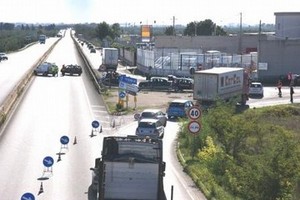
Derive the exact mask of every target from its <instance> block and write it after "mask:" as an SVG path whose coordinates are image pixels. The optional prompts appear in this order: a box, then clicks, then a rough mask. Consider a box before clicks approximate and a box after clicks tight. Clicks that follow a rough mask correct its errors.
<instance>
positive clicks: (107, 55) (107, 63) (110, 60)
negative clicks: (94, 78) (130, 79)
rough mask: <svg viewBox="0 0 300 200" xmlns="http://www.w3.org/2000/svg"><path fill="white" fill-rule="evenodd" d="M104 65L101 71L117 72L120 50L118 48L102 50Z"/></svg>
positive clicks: (101, 66) (100, 68)
mask: <svg viewBox="0 0 300 200" xmlns="http://www.w3.org/2000/svg"><path fill="white" fill-rule="evenodd" d="M101 56H102V64H101V65H100V67H99V71H112V72H114V71H117V67H118V59H119V50H118V49H116V48H102V53H101Z"/></svg>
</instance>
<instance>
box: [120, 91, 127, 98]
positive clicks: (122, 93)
mask: <svg viewBox="0 0 300 200" xmlns="http://www.w3.org/2000/svg"><path fill="white" fill-rule="evenodd" d="M125 96H126V92H124V91H120V92H119V97H120V98H121V99H123V98H125Z"/></svg>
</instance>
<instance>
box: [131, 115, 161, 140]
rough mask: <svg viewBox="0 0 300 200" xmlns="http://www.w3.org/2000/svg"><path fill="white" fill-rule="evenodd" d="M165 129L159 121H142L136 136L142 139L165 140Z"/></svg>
mask: <svg viewBox="0 0 300 200" xmlns="http://www.w3.org/2000/svg"><path fill="white" fill-rule="evenodd" d="M164 128H165V127H164V126H163V125H162V123H161V122H160V121H159V120H158V119H141V120H140V122H139V123H138V127H137V128H136V132H135V134H136V135H137V136H142V137H154V138H163V137H164V133H165V129H164Z"/></svg>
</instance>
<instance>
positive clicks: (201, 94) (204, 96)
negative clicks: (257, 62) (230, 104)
mask: <svg viewBox="0 0 300 200" xmlns="http://www.w3.org/2000/svg"><path fill="white" fill-rule="evenodd" d="M248 82H249V78H248V73H247V72H245V70H244V69H243V68H236V67H214V68H211V69H207V70H202V71H196V72H195V73H194V93H193V98H194V100H197V101H199V103H201V104H203V103H204V104H205V103H211V102H214V101H216V100H218V99H224V100H227V99H230V98H233V97H239V98H240V101H239V102H240V103H241V104H243V105H244V104H246V101H247V100H248V90H249V89H248V88H249V85H248V84H249V83H248Z"/></svg>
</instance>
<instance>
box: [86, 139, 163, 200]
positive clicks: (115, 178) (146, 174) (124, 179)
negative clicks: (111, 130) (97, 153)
mask: <svg viewBox="0 0 300 200" xmlns="http://www.w3.org/2000/svg"><path fill="white" fill-rule="evenodd" d="M162 153H163V152H162V140H161V139H155V138H152V139H150V138H144V137H138V136H127V137H117V136H115V137H114V136H111V137H105V138H104V139H103V149H102V157H101V158H97V159H96V160H95V167H94V168H91V170H93V178H92V184H91V185H90V187H89V190H88V199H89V200H112V199H120V200H121V199H127V200H134V199H140V200H143V199H144V200H146V199H147V200H158V199H159V200H166V195H165V192H164V187H163V177H164V175H165V167H166V165H165V162H163V159H162V155H163V154H162Z"/></svg>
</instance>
